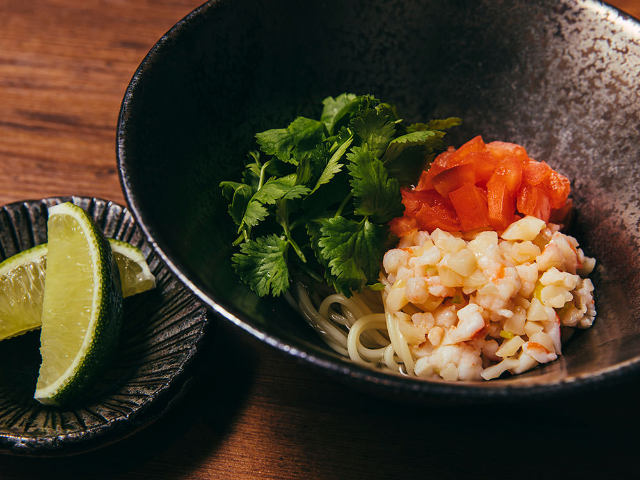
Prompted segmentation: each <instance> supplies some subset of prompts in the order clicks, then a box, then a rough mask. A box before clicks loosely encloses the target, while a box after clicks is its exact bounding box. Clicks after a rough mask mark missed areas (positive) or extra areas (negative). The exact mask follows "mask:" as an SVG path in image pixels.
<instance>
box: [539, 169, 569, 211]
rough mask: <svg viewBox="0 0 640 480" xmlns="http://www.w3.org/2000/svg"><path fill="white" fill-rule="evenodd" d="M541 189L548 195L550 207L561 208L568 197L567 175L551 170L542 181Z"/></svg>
mask: <svg viewBox="0 0 640 480" xmlns="http://www.w3.org/2000/svg"><path fill="white" fill-rule="evenodd" d="M542 189H543V190H544V191H545V193H546V194H547V195H548V196H549V200H550V201H551V207H552V208H562V206H563V205H564V204H565V202H566V201H567V198H568V197H569V192H570V191H571V183H570V182H569V179H568V178H567V177H565V176H564V175H562V174H560V173H558V172H556V171H555V170H552V171H551V173H550V174H549V176H548V177H547V179H546V180H545V181H544V182H543V183H542Z"/></svg>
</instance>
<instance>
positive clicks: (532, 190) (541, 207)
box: [517, 185, 551, 222]
mask: <svg viewBox="0 0 640 480" xmlns="http://www.w3.org/2000/svg"><path fill="white" fill-rule="evenodd" d="M517 207H518V211H519V212H521V213H524V214H525V215H533V216H534V217H538V218H539V219H541V220H544V221H545V222H548V221H549V216H550V215H551V202H550V201H549V197H548V196H547V194H546V193H545V192H544V190H542V189H541V188H538V187H534V186H533V185H525V186H524V187H522V188H521V189H520V192H519V193H518V200H517Z"/></svg>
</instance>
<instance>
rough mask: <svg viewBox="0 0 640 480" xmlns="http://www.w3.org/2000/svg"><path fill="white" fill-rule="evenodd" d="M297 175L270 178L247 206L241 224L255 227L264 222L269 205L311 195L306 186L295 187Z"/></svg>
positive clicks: (241, 225)
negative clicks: (282, 200) (281, 200)
mask: <svg viewBox="0 0 640 480" xmlns="http://www.w3.org/2000/svg"><path fill="white" fill-rule="evenodd" d="M295 179H296V175H295V174H291V175H287V176H286V177H281V178H270V179H269V180H267V181H266V182H265V183H264V185H262V187H261V188H260V189H259V190H258V191H257V192H255V193H254V194H253V195H252V196H251V198H250V199H249V201H248V202H247V204H246V208H245V211H244V215H243V216H242V217H241V221H240V223H239V225H240V229H242V227H243V226H245V225H246V226H247V227H255V226H256V225H258V224H259V223H260V222H262V221H263V220H264V219H265V218H267V216H268V215H269V212H268V210H267V208H266V206H267V205H274V204H275V203H276V202H277V201H278V200H280V199H285V200H287V199H288V200H293V199H296V198H301V197H303V196H305V195H307V194H308V193H309V189H308V188H307V187H305V186H304V185H295Z"/></svg>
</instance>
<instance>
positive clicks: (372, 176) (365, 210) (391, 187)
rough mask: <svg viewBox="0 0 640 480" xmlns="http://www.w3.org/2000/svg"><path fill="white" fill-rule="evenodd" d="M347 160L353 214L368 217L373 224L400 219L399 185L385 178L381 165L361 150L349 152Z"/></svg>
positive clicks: (400, 198) (384, 170)
mask: <svg viewBox="0 0 640 480" xmlns="http://www.w3.org/2000/svg"><path fill="white" fill-rule="evenodd" d="M347 159H348V160H349V163H348V164H347V168H348V169H349V174H350V175H351V182H350V183H351V188H352V192H353V196H354V198H355V206H356V209H355V213H356V214H358V215H363V216H371V217H372V219H373V220H374V221H375V222H376V223H386V222H388V221H389V220H391V219H392V218H393V217H397V216H400V215H402V212H403V211H404V207H403V205H402V197H401V196H400V184H399V183H398V180H396V179H395V178H390V177H389V175H388V173H387V170H386V168H385V166H384V164H383V163H382V161H381V160H378V159H377V158H376V157H375V156H374V155H373V153H372V152H371V151H369V150H368V149H367V148H364V147H354V148H352V149H351V152H349V153H348V154H347Z"/></svg>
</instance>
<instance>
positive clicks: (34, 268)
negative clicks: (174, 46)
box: [0, 244, 47, 340]
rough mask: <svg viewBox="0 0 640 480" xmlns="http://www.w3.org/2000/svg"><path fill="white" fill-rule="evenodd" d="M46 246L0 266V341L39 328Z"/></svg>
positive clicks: (17, 256) (19, 255) (23, 253)
mask: <svg viewBox="0 0 640 480" xmlns="http://www.w3.org/2000/svg"><path fill="white" fill-rule="evenodd" d="M46 255H47V245H46V244H44V245H38V246H37V247H33V248H30V249H29V250H25V251H24V252H20V253H18V254H17V255H14V256H13V257H10V258H8V259H6V260H5V261H4V262H2V263H0V340H4V339H5V338H11V337H15V336H16V335H21V334H23V333H25V332H28V331H30V330H34V329H36V328H40V323H41V322H40V315H41V313H42V295H43V294H44V269H45V265H46Z"/></svg>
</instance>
